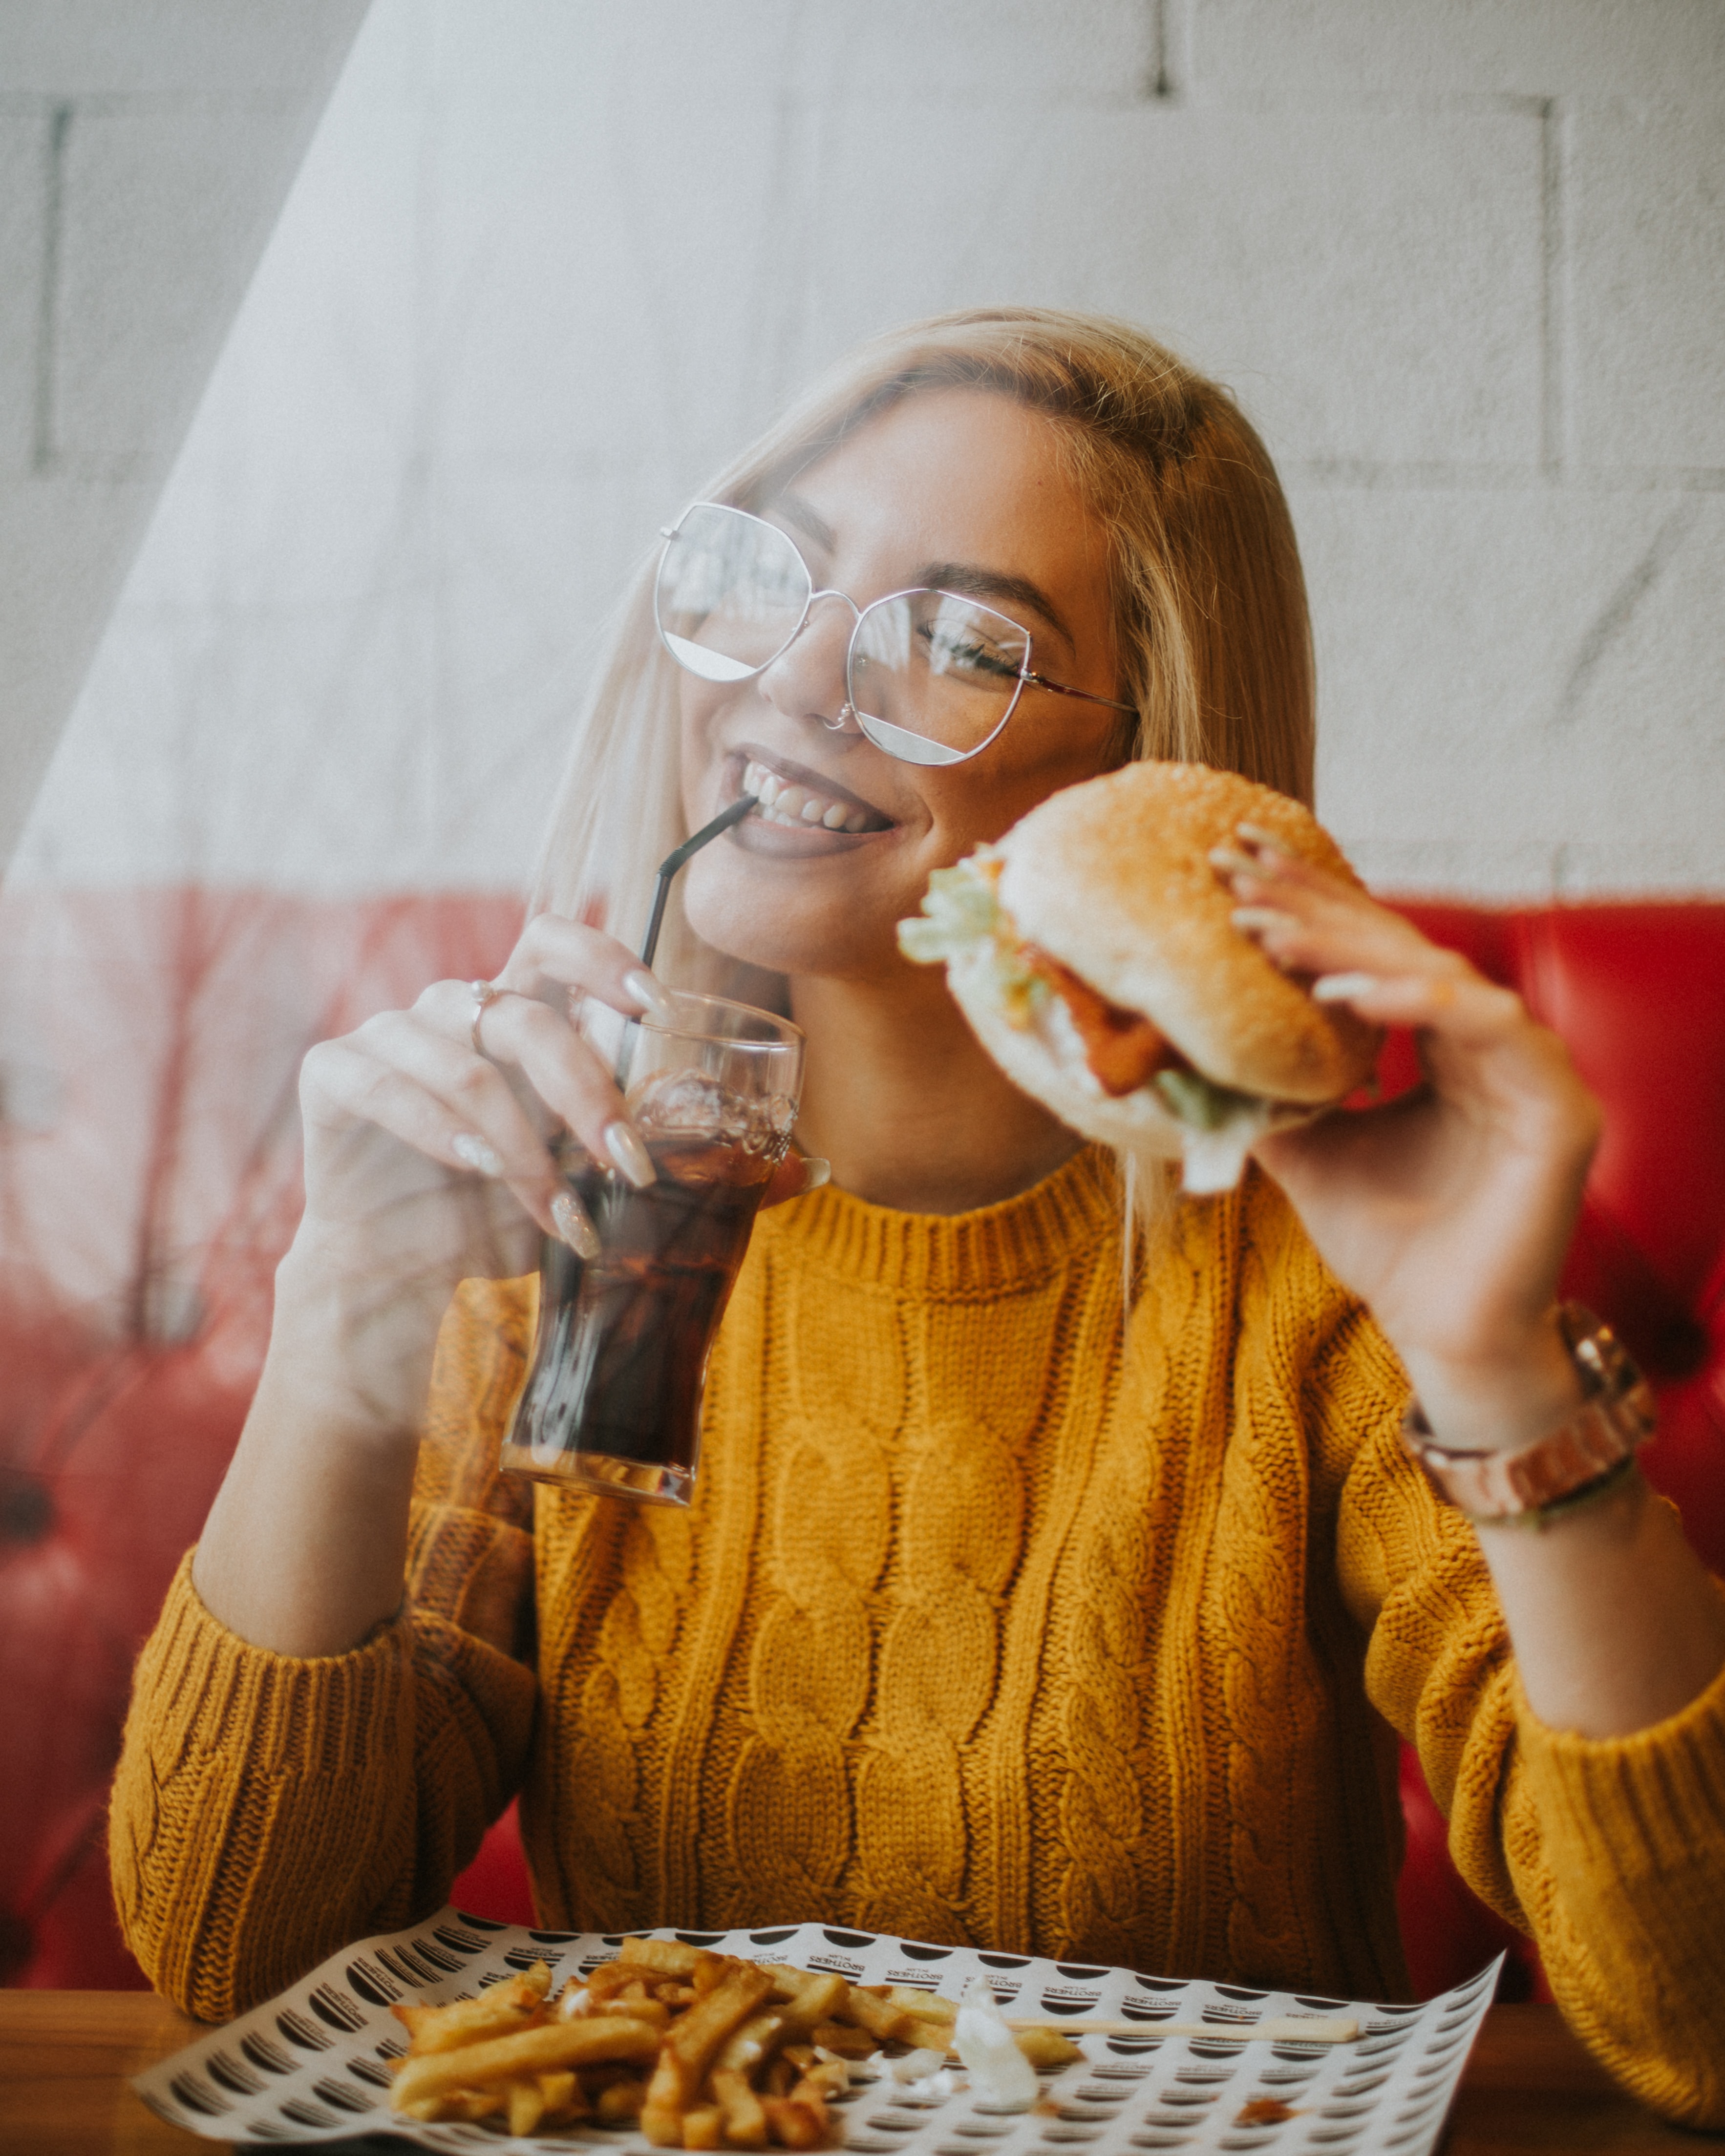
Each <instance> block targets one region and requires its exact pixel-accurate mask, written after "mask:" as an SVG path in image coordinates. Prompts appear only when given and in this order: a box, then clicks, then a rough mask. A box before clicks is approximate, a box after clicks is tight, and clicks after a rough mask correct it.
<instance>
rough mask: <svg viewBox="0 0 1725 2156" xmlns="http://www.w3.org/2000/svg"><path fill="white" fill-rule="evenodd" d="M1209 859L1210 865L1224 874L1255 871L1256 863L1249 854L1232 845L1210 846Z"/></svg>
mask: <svg viewBox="0 0 1725 2156" xmlns="http://www.w3.org/2000/svg"><path fill="white" fill-rule="evenodd" d="M1209 859H1210V866H1211V867H1212V868H1213V869H1219V870H1221V871H1222V873H1223V875H1230V876H1235V875H1255V873H1256V871H1257V866H1258V864H1257V863H1256V862H1255V860H1253V859H1252V857H1251V855H1250V854H1242V853H1240V852H1239V851H1238V850H1236V849H1235V847H1233V846H1212V847H1211V848H1210V855H1209Z"/></svg>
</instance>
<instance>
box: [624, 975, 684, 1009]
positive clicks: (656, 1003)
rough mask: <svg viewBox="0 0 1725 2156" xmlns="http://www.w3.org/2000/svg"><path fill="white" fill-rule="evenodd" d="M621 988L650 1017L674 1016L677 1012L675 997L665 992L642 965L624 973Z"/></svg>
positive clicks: (661, 984) (662, 985)
mask: <svg viewBox="0 0 1725 2156" xmlns="http://www.w3.org/2000/svg"><path fill="white" fill-rule="evenodd" d="M623 989H624V994H625V995H630V996H633V997H634V999H635V1001H636V1002H637V1003H638V1004H639V1005H640V1007H641V1009H643V1010H644V1011H645V1012H646V1013H647V1014H648V1015H649V1017H651V1018H675V1016H676V1014H677V1006H676V1003H675V999H674V998H672V997H671V996H670V995H669V994H668V993H666V990H665V986H664V984H663V983H661V982H660V981H658V980H656V979H655V978H654V976H653V975H652V974H651V973H649V972H648V971H647V968H645V967H644V966H635V967H633V968H630V970H629V972H628V973H625V974H624V977H623Z"/></svg>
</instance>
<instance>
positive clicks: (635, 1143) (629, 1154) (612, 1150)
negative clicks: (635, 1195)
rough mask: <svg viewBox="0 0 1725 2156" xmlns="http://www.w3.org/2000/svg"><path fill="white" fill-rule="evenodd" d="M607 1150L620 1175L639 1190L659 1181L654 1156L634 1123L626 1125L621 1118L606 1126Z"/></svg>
mask: <svg viewBox="0 0 1725 2156" xmlns="http://www.w3.org/2000/svg"><path fill="white" fill-rule="evenodd" d="M604 1137H605V1150H606V1152H608V1153H609V1154H610V1156H611V1158H612V1159H613V1161H614V1163H616V1166H617V1172H618V1173H619V1175H624V1176H626V1177H627V1178H629V1181H630V1182H631V1183H634V1187H635V1188H636V1189H637V1190H645V1189H646V1188H649V1185H650V1184H653V1183H657V1182H658V1180H659V1170H658V1169H657V1168H655V1166H654V1165H653V1156H652V1154H651V1153H650V1152H648V1150H647V1148H646V1147H645V1146H644V1145H643V1144H642V1142H641V1134H640V1132H639V1131H638V1130H637V1129H636V1128H635V1127H634V1124H633V1123H626V1122H624V1120H623V1118H622V1116H618V1117H617V1118H616V1120H615V1122H609V1123H607V1124H606V1126H605V1132H604Z"/></svg>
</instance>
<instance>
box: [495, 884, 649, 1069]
mask: <svg viewBox="0 0 1725 2156" xmlns="http://www.w3.org/2000/svg"><path fill="white" fill-rule="evenodd" d="M496 986H497V987H499V988H508V989H512V990H513V991H515V992H516V993H517V994H520V995H525V996H532V997H536V998H541V999H543V997H544V993H545V991H546V990H547V988H552V989H562V990H563V991H565V992H567V991H569V990H573V991H574V992H575V993H578V994H580V995H583V996H597V997H598V998H599V1000H600V1002H602V1003H605V1004H609V1005H610V1006H611V1008H612V1009H613V1010H618V1011H621V1012H623V1013H624V1015H625V1016H626V1017H629V1018H639V1017H640V1016H641V1015H642V1014H643V1013H646V1014H650V1015H652V1016H653V1017H655V1018H665V1017H669V1016H670V1014H671V1012H672V1010H673V1009H675V1005H674V1004H673V1003H672V1001H671V998H670V993H669V992H668V991H667V990H666V988H665V985H664V983H662V982H660V980H659V979H658V978H657V977H656V976H655V974H654V973H650V972H649V970H648V968H646V967H645V966H644V965H643V964H642V963H641V962H640V960H639V958H638V957H636V956H635V954H634V952H633V951H631V950H630V949H629V946H628V944H626V943H619V942H618V940H617V938H616V937H614V936H607V935H606V934H605V933H604V932H603V929H598V928H591V927H588V925H587V924H586V923H585V922H584V921H567V920H565V919H564V918H563V916H562V915H561V914H557V913H541V914H537V915H536V916H534V918H533V919H532V920H531V921H529V922H528V923H527V925H526V927H525V928H524V929H523V930H522V931H521V940H520V941H519V942H517V943H516V947H515V948H514V950H513V951H511V952H510V954H509V962H508V964H507V965H506V966H505V968H503V971H502V972H501V973H500V974H498V976H497V977H496ZM484 1034H485V1043H486V1045H487V1047H488V1048H489V1046H490V1034H491V1022H490V1018H489V1017H487V1018H486V1019H485V1027H484Z"/></svg>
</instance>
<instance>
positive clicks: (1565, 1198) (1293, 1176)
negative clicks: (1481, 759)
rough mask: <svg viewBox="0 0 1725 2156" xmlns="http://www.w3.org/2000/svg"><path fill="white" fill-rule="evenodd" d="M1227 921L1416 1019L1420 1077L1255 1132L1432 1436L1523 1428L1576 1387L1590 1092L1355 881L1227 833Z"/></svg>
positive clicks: (1541, 1030)
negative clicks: (1392, 1092)
mask: <svg viewBox="0 0 1725 2156" xmlns="http://www.w3.org/2000/svg"><path fill="white" fill-rule="evenodd" d="M1219 867H1220V872H1221V873H1223V874H1224V876H1225V877H1226V880H1228V881H1229V883H1230V885H1231V887H1232V889H1233V891H1234V894H1235V898H1236V899H1237V901H1239V907H1240V911H1239V912H1238V914H1237V915H1236V919H1237V921H1238V923H1239V926H1240V927H1241V928H1242V929H1243V930H1244V931H1245V932H1246V933H1247V934H1249V935H1250V936H1252V937H1254V938H1255V941H1256V942H1257V943H1258V945H1259V947H1260V949H1262V951H1263V952H1264V953H1265V955H1266V957H1269V958H1271V960H1273V961H1274V962H1276V964H1277V965H1278V966H1281V967H1282V968H1286V970H1287V971H1289V972H1291V973H1301V974H1306V975H1308V976H1311V977H1312V978H1313V980H1314V988H1313V993H1315V994H1316V995H1317V997H1318V998H1319V999H1320V1000H1322V1001H1332V1002H1342V1003H1346V1004H1348V1006H1349V1007H1350V1008H1351V1009H1353V1010H1355V1011H1357V1012H1358V1014H1359V1015H1360V1016H1361V1017H1362V1018H1364V1019H1369V1020H1371V1021H1373V1023H1374V1024H1379V1025H1406V1026H1411V1027H1412V1028H1413V1029H1414V1037H1415V1042H1416V1045H1417V1047H1418V1050H1419V1054H1420V1064H1421V1066H1422V1069H1423V1070H1424V1073H1425V1083H1424V1084H1423V1085H1422V1086H1419V1087H1418V1088H1416V1089H1415V1090H1414V1091H1413V1092H1411V1093H1408V1094H1405V1095H1404V1096H1402V1097H1401V1098H1399V1099H1398V1100H1395V1101H1390V1102H1389V1103H1387V1104H1385V1105H1384V1106H1379V1107H1374V1108H1368V1109H1365V1110H1363V1111H1335V1112H1332V1113H1331V1114H1329V1115H1327V1116H1323V1117H1322V1118H1321V1119H1320V1120H1319V1121H1317V1122H1314V1123H1311V1124H1308V1125H1306V1126H1304V1127H1301V1128H1299V1129H1296V1130H1291V1131H1284V1132H1278V1133H1276V1134H1275V1135H1274V1136H1272V1137H1267V1138H1266V1139H1263V1140H1262V1141H1260V1143H1259V1144H1258V1146H1257V1147H1255V1152H1256V1155H1257V1157H1258V1158H1259V1159H1260V1161H1261V1163H1263V1165H1264V1167H1265V1168H1267V1169H1268V1170H1269V1172H1270V1173H1271V1174H1272V1175H1273V1176H1274V1177H1275V1178H1276V1180H1277V1182H1279V1183H1281V1185H1282V1187H1283V1188H1284V1189H1285V1190H1286V1192H1287V1193H1288V1196H1289V1198H1290V1199H1291V1200H1292V1202H1293V1204H1294V1205H1295V1206H1296V1209H1298V1211H1299V1214H1300V1215H1301V1219H1303V1221H1304V1222H1305V1224H1306V1227H1307V1231H1308V1232H1309V1233H1310V1235H1311V1236H1312V1240H1313V1241H1314V1243H1316V1245H1317V1248H1318V1249H1319V1250H1320V1251H1321V1252H1322V1255H1323V1256H1324V1258H1325V1260H1326V1261H1327V1263H1328V1264H1329V1265H1330V1266H1331V1268H1332V1270H1334V1271H1335V1273H1336V1274H1337V1276H1338V1277H1339V1278H1340V1279H1341V1280H1342V1281H1344V1282H1345V1283H1346V1284H1347V1286H1349V1287H1350V1288H1352V1289H1353V1291H1354V1292H1355V1293H1356V1294H1358V1295H1359V1296H1361V1297H1363V1300H1364V1301H1366V1302H1367V1303H1368V1305H1369V1306H1370V1307H1371V1309H1372V1312H1373V1315H1374V1316H1375V1317H1376V1318H1377V1320H1378V1323H1379V1324H1380V1325H1381V1326H1382V1327H1383V1328H1384V1332H1386V1333H1387V1334H1388V1336H1389V1339H1390V1340H1391V1342H1393V1344H1394V1347H1395V1348H1396V1350H1397V1352H1398V1353H1399V1355H1400V1356H1401V1358H1402V1360H1403V1362H1404V1363H1405V1364H1406V1366H1407V1368H1408V1370H1409V1374H1410V1376H1411V1377H1412V1378H1413V1380H1414V1387H1415V1389H1416V1390H1417V1392H1418V1393H1419V1394H1420V1400H1421V1403H1422V1404H1423V1406H1424V1408H1425V1413H1426V1415H1427V1417H1428V1419H1429V1420H1430V1424H1431V1425H1432V1428H1433V1430H1435V1433H1436V1434H1437V1436H1438V1438H1439V1440H1440V1442H1443V1443H1445V1444H1447V1445H1450V1446H1452V1447H1455V1448H1457V1449H1460V1450H1486V1449H1495V1448H1499V1447H1512V1446H1516V1445H1524V1444H1527V1443H1529V1442H1531V1441H1532V1440H1533V1439H1535V1438H1537V1437H1538V1436H1540V1435H1543V1432H1544V1431H1545V1430H1549V1429H1551V1428H1552V1427H1553V1426H1554V1424H1557V1423H1558V1422H1560V1421H1562V1420H1563V1417H1564V1415H1565V1414H1567V1413H1568V1411H1569V1409H1570V1408H1571V1406H1572V1405H1573V1404H1574V1401H1575V1400H1576V1399H1577V1398H1578V1397H1579V1388H1578V1383H1577V1379H1576V1377H1575V1374H1574V1367H1573V1365H1572V1363H1571V1361H1570V1358H1569V1356H1568V1351H1567V1349H1566V1348H1565V1347H1564V1345H1563V1339H1562V1337H1561V1335H1560V1333H1559V1332H1558V1327H1557V1322H1556V1302H1557V1290H1558V1274H1559V1272H1560V1271H1561V1270H1562V1267H1563V1258H1564V1254H1565V1252H1566V1251H1567V1250H1568V1244H1569V1239H1570V1235H1571V1234H1572V1233H1573V1231H1574V1225H1575V1219H1576V1214H1577V1212H1578V1209H1579V1205H1580V1201H1581V1190H1582V1183H1583V1181H1584V1178H1585V1176H1586V1173H1587V1168H1588V1163H1589V1161H1590V1159H1591V1158H1592V1157H1593V1152H1594V1146H1595V1144H1596V1143H1597V1142H1598V1138H1599V1126H1600V1117H1599V1106H1598V1104H1597V1103H1596V1102H1595V1101H1594V1098H1593V1096H1591V1095H1590V1094H1589V1092H1588V1091H1587V1089H1586V1087H1585V1086H1584V1085H1583V1084H1582V1082H1581V1080H1580V1078H1579V1076H1578V1075H1577V1074H1576V1071H1575V1069H1574V1065H1573V1064H1572V1063H1571V1062H1570V1060H1569V1056H1568V1050H1566V1049H1565V1048H1564V1046H1563V1043H1562V1042H1561V1041H1560V1040H1559V1039H1558V1037H1557V1035H1556V1034H1553V1033H1552V1032H1550V1031H1549V1030H1548V1029H1547V1028H1545V1027H1544V1026H1542V1025H1538V1024H1535V1023H1534V1021H1533V1019H1532V1018H1531V1017H1530V1016H1529V1015H1528V1014H1527V1008H1526V1006H1525V1005H1524V1004H1522V1000H1521V998H1520V997H1519V996H1517V995H1516V994H1515V993H1513V992H1512V990H1511V989H1508V988H1499V987H1497V985H1496V984H1495V983H1492V982H1490V981H1487V980H1486V979H1485V978H1483V977H1482V976H1481V974H1480V973H1476V971H1475V970H1474V968H1472V967H1471V966H1470V965H1469V964H1468V963H1467V962H1466V959H1464V958H1463V957H1461V956H1460V955H1459V954H1458V953H1457V952H1453V951H1445V950H1443V949H1440V947H1438V946H1437V945H1435V944H1434V943H1431V942H1428V941H1427V940H1426V938H1425V937H1423V936H1422V935H1421V934H1420V932H1419V931H1418V930H1417V929H1416V928H1414V927H1413V926H1412V925H1411V923H1409V921H1405V920H1404V919H1403V918H1402V916H1400V915H1399V914H1396V913H1392V912H1391V911H1389V909H1388V908H1387V907H1385V906H1379V905H1378V904H1377V903H1376V901H1373V899H1371V898H1369V897H1368V896H1367V895H1366V894H1365V893H1364V892H1363V891H1358V890H1357V889H1355V888H1354V887H1353V885H1348V884H1346V883H1343V881H1342V880H1340V879H1339V878H1337V877H1334V876H1332V875H1326V874H1324V873H1323V872H1322V870H1317V869H1315V868H1312V867H1311V866H1310V865H1307V863H1305V862H1303V861H1298V860H1293V859H1291V857H1290V856H1288V855H1286V854H1283V853H1281V851H1279V850H1277V849H1276V847H1275V846H1274V845H1273V844H1267V843H1265V841H1264V839H1263V838H1262V835H1261V834H1259V833H1257V832H1255V831H1254V830H1251V829H1247V830H1245V831H1243V832H1242V833H1241V834H1240V854H1239V855H1236V856H1234V857H1233V858H1232V859H1230V860H1223V861H1222V862H1221V863H1220V865H1219Z"/></svg>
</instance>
